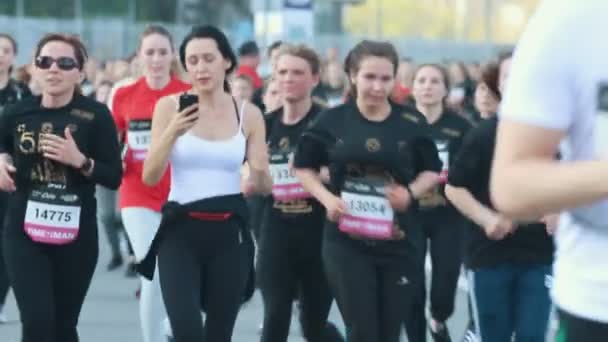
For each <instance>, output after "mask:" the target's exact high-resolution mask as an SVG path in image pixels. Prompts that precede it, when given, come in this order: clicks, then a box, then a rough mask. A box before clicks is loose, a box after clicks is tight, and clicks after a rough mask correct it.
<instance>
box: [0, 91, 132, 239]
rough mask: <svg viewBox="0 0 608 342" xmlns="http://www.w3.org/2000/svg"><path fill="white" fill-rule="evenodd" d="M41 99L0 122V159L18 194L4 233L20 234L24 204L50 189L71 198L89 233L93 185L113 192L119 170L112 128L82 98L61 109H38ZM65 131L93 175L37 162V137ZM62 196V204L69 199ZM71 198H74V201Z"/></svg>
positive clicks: (102, 110)
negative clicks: (7, 161) (6, 161)
mask: <svg viewBox="0 0 608 342" xmlns="http://www.w3.org/2000/svg"><path fill="white" fill-rule="evenodd" d="M40 103H41V97H40V96H36V97H29V98H27V99H25V100H24V101H20V102H18V103H16V104H14V105H11V106H8V107H6V108H5V111H4V115H2V116H0V153H8V154H9V155H10V156H11V157H12V159H13V163H14V165H15V167H16V169H17V172H16V175H15V185H16V187H17V190H16V191H15V192H13V193H11V194H10V196H9V203H8V208H9V211H8V213H7V215H8V221H7V222H8V224H7V226H6V227H7V229H8V230H9V233H10V232H13V233H15V232H18V231H21V230H22V227H23V222H24V217H25V212H26V207H27V205H28V200H31V198H32V197H31V196H32V194H33V192H34V190H35V189H38V188H45V189H46V188H48V187H54V188H55V189H60V190H59V191H60V192H59V196H58V197H63V194H64V193H65V194H69V195H70V196H73V195H76V196H77V197H78V198H79V200H80V204H81V206H80V207H81V213H80V224H79V225H80V227H81V229H93V228H94V227H95V222H96V214H95V208H96V204H95V203H96V202H95V184H101V185H103V186H106V187H108V188H112V189H116V188H118V186H119V185H120V180H121V177H122V165H121V160H120V150H119V146H118V136H117V133H116V126H115V125H114V122H113V120H112V116H111V114H110V112H109V110H108V108H107V107H106V106H105V105H103V104H101V103H98V102H96V101H94V100H91V99H88V98H86V97H84V96H82V95H74V98H73V99H72V101H71V102H70V103H69V104H68V105H66V106H65V107H61V108H52V109H50V108H43V107H42V106H41V104H40ZM66 127H69V128H70V130H71V132H72V136H73V138H74V140H75V142H76V145H77V146H78V149H79V150H80V151H81V152H82V153H83V154H84V155H85V156H87V157H89V158H91V159H93V160H94V168H93V173H92V175H91V176H90V177H85V176H84V175H82V174H81V172H80V171H79V170H77V169H75V168H73V167H70V166H66V165H64V164H61V163H58V162H55V161H52V160H50V159H47V158H44V157H43V156H42V149H41V146H40V138H41V134H42V133H54V134H56V135H59V136H61V137H65V134H64V131H65V129H66ZM68 197H69V196H67V197H66V198H68ZM73 197H74V196H73Z"/></svg>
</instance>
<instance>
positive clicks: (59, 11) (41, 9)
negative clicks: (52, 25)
mask: <svg viewBox="0 0 608 342" xmlns="http://www.w3.org/2000/svg"><path fill="white" fill-rule="evenodd" d="M24 7H25V15H26V16H30V17H53V18H73V17H74V15H75V12H74V0H45V1H32V0H24Z"/></svg>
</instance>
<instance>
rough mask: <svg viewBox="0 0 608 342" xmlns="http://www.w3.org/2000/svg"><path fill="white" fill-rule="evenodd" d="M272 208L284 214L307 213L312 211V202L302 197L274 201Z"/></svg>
mask: <svg viewBox="0 0 608 342" xmlns="http://www.w3.org/2000/svg"><path fill="white" fill-rule="evenodd" d="M273 208H275V209H278V210H280V211H282V212H283V213H284V214H292V215H293V214H309V213H312V204H310V202H309V201H307V200H304V199H297V200H290V201H275V202H274V204H273Z"/></svg>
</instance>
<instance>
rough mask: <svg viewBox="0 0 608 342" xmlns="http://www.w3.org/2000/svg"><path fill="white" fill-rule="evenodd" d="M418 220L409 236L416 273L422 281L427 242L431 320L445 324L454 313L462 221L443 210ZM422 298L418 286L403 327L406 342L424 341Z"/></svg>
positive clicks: (450, 212)
mask: <svg viewBox="0 0 608 342" xmlns="http://www.w3.org/2000/svg"><path fill="white" fill-rule="evenodd" d="M420 219H421V220H420V222H421V229H420V230H418V231H414V232H413V234H411V235H410V237H412V239H413V240H414V241H415V243H416V245H417V247H418V250H419V251H420V254H419V257H418V266H417V270H418V272H419V277H425V269H424V268H425V261H426V253H427V249H429V248H428V243H429V241H430V256H431V264H432V274H431V279H432V281H431V289H430V304H431V305H430V307H431V309H430V311H431V317H432V318H433V319H435V320H437V321H439V322H445V321H446V320H447V319H448V318H450V316H451V315H452V313H453V312H454V301H455V298H456V289H457V288H458V277H459V276H460V268H461V265H462V240H463V236H464V235H463V234H464V227H465V224H466V221H465V220H464V219H463V218H462V216H460V215H458V214H456V213H455V212H453V211H447V210H445V211H440V212H437V211H433V212H422V213H421V215H420ZM426 298H427V293H426V287H425V286H424V285H423V284H421V286H418V288H417V290H416V296H415V300H414V307H413V313H412V314H411V315H410V319H408V320H406V323H405V326H406V329H407V335H408V340H409V341H412V342H424V341H426V330H427V322H426V316H425V313H426V310H425V308H426Z"/></svg>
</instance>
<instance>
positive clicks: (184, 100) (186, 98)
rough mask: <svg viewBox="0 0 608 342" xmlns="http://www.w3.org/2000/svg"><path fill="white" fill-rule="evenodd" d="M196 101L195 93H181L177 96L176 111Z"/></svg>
mask: <svg viewBox="0 0 608 342" xmlns="http://www.w3.org/2000/svg"><path fill="white" fill-rule="evenodd" d="M197 102H198V96H196V95H192V94H188V93H183V94H181V95H180V96H179V108H178V111H180V112H181V111H182V110H184V109H186V108H188V107H190V106H192V105H193V104H195V103H197Z"/></svg>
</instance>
